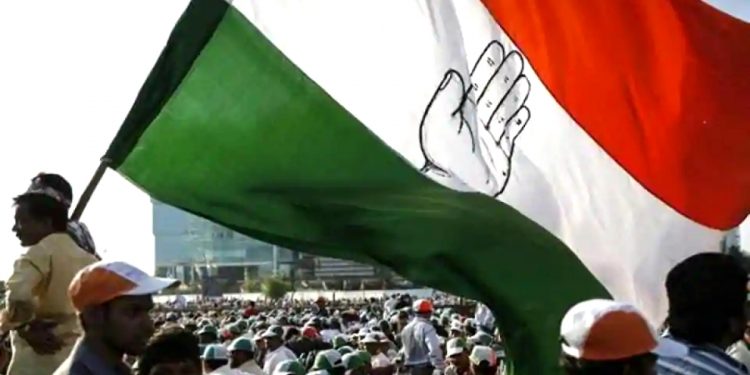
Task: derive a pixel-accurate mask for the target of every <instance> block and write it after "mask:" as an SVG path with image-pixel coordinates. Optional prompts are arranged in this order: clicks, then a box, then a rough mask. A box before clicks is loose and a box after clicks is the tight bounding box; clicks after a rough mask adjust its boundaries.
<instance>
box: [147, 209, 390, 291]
mask: <svg viewBox="0 0 750 375" xmlns="http://www.w3.org/2000/svg"><path fill="white" fill-rule="evenodd" d="M153 231H154V239H155V242H156V243H155V252H154V253H155V257H156V262H155V264H156V273H157V275H160V276H170V277H175V278H178V279H180V280H182V281H183V282H185V283H186V284H188V285H194V284H199V283H205V282H206V280H207V279H211V280H215V282H216V283H218V284H220V285H221V289H223V290H225V291H238V289H239V287H240V286H241V285H242V284H243V283H244V281H245V280H258V279H261V278H264V277H267V276H271V275H278V276H281V277H284V278H290V279H294V280H298V281H300V282H302V283H303V284H304V285H312V286H315V287H320V286H326V285H331V286H332V287H336V288H341V287H344V288H349V289H351V288H358V287H359V286H360V285H364V283H365V282H367V283H369V284H368V285H377V286H378V287H379V286H380V285H382V284H383V282H384V281H383V279H386V278H388V279H391V278H392V275H391V274H390V271H387V270H384V269H382V268H377V267H373V266H370V265H364V264H359V263H355V262H351V261H347V260H341V259H334V258H326V257H316V256H312V255H307V254H301V253H298V252H295V251H291V250H288V249H284V248H280V247H277V246H274V245H271V244H268V243H264V242H261V241H258V240H255V239H252V238H249V237H247V236H244V235H241V234H239V233H236V232H234V231H232V230H229V229H226V228H224V227H222V226H220V225H217V224H214V223H211V222H209V221H207V220H204V219H201V218H199V217H197V216H194V215H191V214H189V213H187V212H185V211H182V210H179V209H177V208H174V207H172V206H169V205H166V204H163V203H160V202H157V201H153ZM399 281H402V279H399ZM324 282H327V284H325V283H324ZM204 288H205V286H204Z"/></svg>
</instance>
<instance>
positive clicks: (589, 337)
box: [560, 299, 657, 361]
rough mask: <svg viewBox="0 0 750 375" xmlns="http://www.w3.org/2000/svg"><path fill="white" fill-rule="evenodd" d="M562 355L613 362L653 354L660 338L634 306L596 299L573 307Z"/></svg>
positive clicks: (562, 328) (565, 324)
mask: <svg viewBox="0 0 750 375" xmlns="http://www.w3.org/2000/svg"><path fill="white" fill-rule="evenodd" d="M560 338H561V340H562V351H563V353H565V354H566V355H568V356H570V357H573V358H577V359H585V360H590V361H612V360H618V359H625V358H630V357H634V356H637V355H641V354H646V353H649V352H652V351H653V350H654V349H655V348H656V346H657V337H656V333H655V332H654V330H653V329H652V328H651V326H650V325H649V324H648V322H647V321H646V319H645V318H644V317H643V315H642V314H641V313H640V312H639V311H638V310H637V309H636V308H635V307H634V306H632V305H630V304H627V303H622V302H615V301H611V300H604V299H593V300H589V301H584V302H581V303H579V304H577V305H575V306H573V307H572V308H571V309H570V310H568V312H567V313H566V314H565V317H564V318H563V320H562V323H561V324H560Z"/></svg>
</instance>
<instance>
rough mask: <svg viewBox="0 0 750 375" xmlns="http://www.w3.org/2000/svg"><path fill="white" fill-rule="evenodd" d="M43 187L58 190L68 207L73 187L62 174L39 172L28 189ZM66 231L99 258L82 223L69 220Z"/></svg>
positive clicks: (71, 200) (87, 230) (92, 241)
mask: <svg viewBox="0 0 750 375" xmlns="http://www.w3.org/2000/svg"><path fill="white" fill-rule="evenodd" d="M44 189H52V190H55V191H57V192H59V193H60V194H61V195H62V198H63V199H64V203H65V204H66V205H67V207H68V209H70V207H71V203H72V202H73V189H72V187H71V186H70V184H69V183H68V181H67V180H65V179H64V178H63V177H62V176H60V175H58V174H54V173H40V174H38V175H37V176H36V177H34V179H32V180H31V186H30V187H29V189H28V191H35V190H36V191H39V190H44ZM66 232H67V233H68V235H70V237H71V238H73V241H75V242H76V244H77V245H78V247H80V248H81V249H83V250H85V251H87V252H89V253H91V254H93V255H94V256H95V257H97V260H98V259H101V258H100V257H99V255H98V254H97V253H96V245H95V244H94V239H93V237H92V236H91V232H89V229H88V227H87V226H86V225H85V224H84V223H82V222H80V221H77V220H69V221H68V227H67V230H66Z"/></svg>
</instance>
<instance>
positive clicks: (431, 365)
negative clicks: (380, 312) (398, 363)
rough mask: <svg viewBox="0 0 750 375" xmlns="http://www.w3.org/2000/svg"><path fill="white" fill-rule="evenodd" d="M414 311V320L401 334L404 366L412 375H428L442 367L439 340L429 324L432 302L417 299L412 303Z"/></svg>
mask: <svg viewBox="0 0 750 375" xmlns="http://www.w3.org/2000/svg"><path fill="white" fill-rule="evenodd" d="M414 311H415V313H416V314H417V316H416V318H414V319H413V320H412V321H411V322H410V323H409V324H407V325H406V327H405V328H404V330H403V331H402V332H401V342H402V343H403V351H404V366H405V367H406V368H407V369H408V370H409V372H410V373H411V374H412V375H430V374H432V372H433V371H434V370H442V369H443V366H444V362H443V353H442V351H441V350H440V339H439V338H438V335H437V333H436V332H435V328H434V327H433V326H432V323H431V322H430V316H431V315H432V313H433V306H432V302H430V301H429V300H426V299H419V300H417V301H415V302H414Z"/></svg>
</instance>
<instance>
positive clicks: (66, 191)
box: [33, 173, 73, 201]
mask: <svg viewBox="0 0 750 375" xmlns="http://www.w3.org/2000/svg"><path fill="white" fill-rule="evenodd" d="M33 181H39V183H40V184H42V185H44V186H47V187H49V188H52V189H55V190H56V191H57V192H59V193H60V194H62V195H63V197H65V199H67V200H69V201H72V200H73V187H71V186H70V183H69V182H68V181H67V180H66V179H65V178H63V176H60V175H59V174H54V173H40V174H38V175H37V176H36V177H34V180H33Z"/></svg>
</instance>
